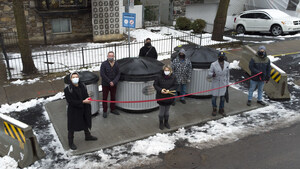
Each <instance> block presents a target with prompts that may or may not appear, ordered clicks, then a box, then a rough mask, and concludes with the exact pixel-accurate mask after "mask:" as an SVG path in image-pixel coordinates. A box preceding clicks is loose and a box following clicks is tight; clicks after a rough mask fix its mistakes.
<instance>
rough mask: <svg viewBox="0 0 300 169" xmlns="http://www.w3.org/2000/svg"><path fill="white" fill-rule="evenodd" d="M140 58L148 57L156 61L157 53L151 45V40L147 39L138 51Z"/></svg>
mask: <svg viewBox="0 0 300 169" xmlns="http://www.w3.org/2000/svg"><path fill="white" fill-rule="evenodd" d="M139 56H140V57H150V58H154V59H157V52H156V49H155V47H154V46H152V45H151V39H150V38H147V39H146V41H145V45H144V46H143V47H142V48H141V49H140V53H139Z"/></svg>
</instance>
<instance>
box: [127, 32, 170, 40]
mask: <svg viewBox="0 0 300 169" xmlns="http://www.w3.org/2000/svg"><path fill="white" fill-rule="evenodd" d="M130 36H131V37H134V38H135V39H136V41H137V42H143V41H144V40H146V39H147V38H151V40H152V41H153V40H157V39H163V38H166V36H164V35H161V34H159V33H153V32H151V31H148V30H145V29H136V30H134V31H130Z"/></svg>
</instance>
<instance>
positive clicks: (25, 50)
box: [13, 0, 37, 74]
mask: <svg viewBox="0 0 300 169" xmlns="http://www.w3.org/2000/svg"><path fill="white" fill-rule="evenodd" d="M23 1H24V0H13V10H14V15H15V20H16V26H17V32H18V45H19V48H20V52H21V58H22V64H23V71H22V72H23V73H24V74H34V73H36V72H37V69H36V68H35V65H34V63H33V59H32V56H31V48H30V46H29V39H28V33H27V27H26V18H25V14H24V4H23Z"/></svg>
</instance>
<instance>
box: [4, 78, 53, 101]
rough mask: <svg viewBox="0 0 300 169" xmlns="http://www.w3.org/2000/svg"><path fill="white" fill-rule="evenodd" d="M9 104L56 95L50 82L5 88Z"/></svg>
mask: <svg viewBox="0 0 300 169" xmlns="http://www.w3.org/2000/svg"><path fill="white" fill-rule="evenodd" d="M4 90H5V91H6V93H7V101H8V103H9V104H11V103H15V102H19V101H26V100H29V99H34V98H40V97H46V96H51V95H55V94H56V93H55V92H54V90H53V89H52V86H51V84H50V83H49V82H36V83H34V84H25V85H10V86H6V87H4Z"/></svg>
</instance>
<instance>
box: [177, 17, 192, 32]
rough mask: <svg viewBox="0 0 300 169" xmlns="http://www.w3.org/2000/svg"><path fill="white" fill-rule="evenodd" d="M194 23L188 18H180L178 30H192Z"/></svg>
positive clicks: (178, 19)
mask: <svg viewBox="0 0 300 169" xmlns="http://www.w3.org/2000/svg"><path fill="white" fill-rule="evenodd" d="M191 24H192V22H191V21H190V20H189V19H188V18H186V17H179V18H177V19H176V25H175V28H176V29H180V30H190V29H191Z"/></svg>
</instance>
